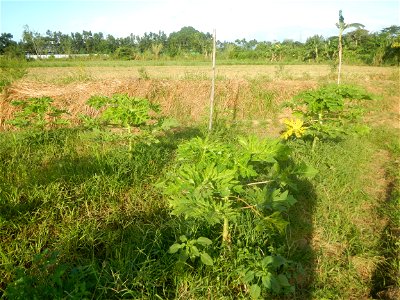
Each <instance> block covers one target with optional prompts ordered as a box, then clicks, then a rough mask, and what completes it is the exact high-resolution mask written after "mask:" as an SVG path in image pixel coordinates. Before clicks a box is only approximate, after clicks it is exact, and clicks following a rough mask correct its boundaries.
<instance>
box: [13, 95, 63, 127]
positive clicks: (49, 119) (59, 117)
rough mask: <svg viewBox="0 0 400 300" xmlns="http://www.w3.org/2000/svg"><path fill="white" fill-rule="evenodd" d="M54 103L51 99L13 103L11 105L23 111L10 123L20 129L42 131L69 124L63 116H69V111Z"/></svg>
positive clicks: (17, 113)
mask: <svg viewBox="0 0 400 300" xmlns="http://www.w3.org/2000/svg"><path fill="white" fill-rule="evenodd" d="M53 101H54V100H53V99H52V98H49V97H42V98H29V99H27V100H15V101H12V102H11V104H12V105H14V106H16V107H20V109H21V110H20V111H17V112H16V113H15V114H14V118H13V119H12V120H10V121H9V122H8V123H9V124H11V125H14V126H16V127H20V128H22V127H31V128H36V129H40V130H43V129H45V128H49V127H54V126H60V125H67V124H69V122H68V121H67V120H66V119H64V118H63V115H64V114H68V111H67V110H65V109H59V108H57V107H55V106H53V105H52V103H53Z"/></svg>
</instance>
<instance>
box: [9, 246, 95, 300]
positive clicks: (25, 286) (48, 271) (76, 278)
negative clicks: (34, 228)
mask: <svg viewBox="0 0 400 300" xmlns="http://www.w3.org/2000/svg"><path fill="white" fill-rule="evenodd" d="M58 256H59V253H58V252H55V251H53V252H50V251H49V250H47V249H46V250H45V251H43V252H42V253H40V254H37V255H35V257H34V258H33V260H32V266H31V267H30V268H29V269H25V268H19V269H18V270H17V272H16V279H15V280H14V281H13V282H12V283H10V284H9V285H8V286H7V288H6V290H5V295H6V296H7V298H8V299H62V298H63V297H65V296H66V295H67V294H68V295H69V297H72V298H73V299H86V297H88V296H90V291H89V290H88V288H91V285H93V284H94V278H90V279H91V281H92V282H91V283H89V282H85V278H84V277H85V276H86V274H85V271H84V270H83V269H82V268H75V269H72V270H70V269H69V268H68V266H67V265H65V264H60V263H59V257H58ZM86 279H88V278H86ZM88 283H89V284H88Z"/></svg>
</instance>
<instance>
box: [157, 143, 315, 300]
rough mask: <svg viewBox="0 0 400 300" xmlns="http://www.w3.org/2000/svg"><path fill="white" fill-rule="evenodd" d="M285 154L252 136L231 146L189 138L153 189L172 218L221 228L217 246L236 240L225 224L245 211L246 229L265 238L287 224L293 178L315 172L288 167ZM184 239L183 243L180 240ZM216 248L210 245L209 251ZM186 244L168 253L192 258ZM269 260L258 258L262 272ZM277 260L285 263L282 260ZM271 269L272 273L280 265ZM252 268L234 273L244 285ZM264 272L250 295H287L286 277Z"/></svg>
mask: <svg viewBox="0 0 400 300" xmlns="http://www.w3.org/2000/svg"><path fill="white" fill-rule="evenodd" d="M289 153H290V149H289V148H288V147H287V146H285V145H283V144H282V143H280V142H279V141H278V140H269V139H262V140H261V139H259V138H257V137H255V136H249V137H239V138H238V139H237V140H236V141H235V142H234V143H226V142H225V143H223V142H221V141H220V140H218V139H213V138H211V137H207V138H204V139H202V138H194V139H192V140H190V141H188V142H186V143H183V144H181V145H180V146H179V147H178V150H177V158H176V160H177V166H176V167H175V168H174V169H173V170H172V171H171V172H170V173H169V175H168V177H167V179H166V181H165V182H163V183H161V184H159V186H160V187H162V188H163V191H164V193H166V194H167V195H168V201H169V204H170V206H171V208H172V213H173V214H174V215H176V216H181V215H182V216H184V218H185V219H188V220H189V221H190V220H194V221H195V222H198V223H199V224H204V225H202V226H210V227H211V228H214V230H215V229H216V228H218V227H215V225H217V224H218V226H220V228H221V229H220V230H218V229H217V231H216V233H215V234H216V235H218V234H217V233H218V231H219V233H220V234H219V235H220V236H222V243H221V245H222V246H225V247H226V246H227V247H229V245H230V244H231V243H232V241H233V240H236V236H234V232H232V231H230V226H231V225H230V223H233V224H235V223H237V222H238V219H240V218H242V215H243V214H245V213H246V211H249V212H250V215H251V216H252V217H251V221H250V223H251V224H252V225H250V226H252V227H253V228H255V229H256V230H257V231H259V232H265V233H266V234H267V235H269V237H270V238H271V237H272V236H274V234H280V233H281V234H282V233H283V232H284V231H285V228H286V226H287V224H288V222H287V221H286V220H285V219H284V215H283V214H284V213H285V212H287V211H288V210H289V208H290V207H291V206H292V205H294V204H295V203H296V200H295V198H294V197H293V195H291V193H290V192H289V190H290V189H295V188H296V184H295V181H296V178H297V176H312V175H314V174H315V172H314V171H315V170H313V169H312V168H310V167H308V166H306V165H304V164H300V165H294V164H292V163H291V162H290V159H289ZM193 234H194V232H193ZM215 234H214V236H215ZM181 240H182V239H181ZM184 240H185V242H186V237H185V238H184ZM194 241H196V240H194ZM197 241H198V240H197ZM217 244H218V242H215V243H214V244H213V245H214V251H215V250H216V249H217V248H216V246H217ZM186 245H188V244H187V243H186V244H174V245H173V246H171V248H170V249H173V250H174V251H175V252H176V251H178V249H181V248H184V249H186V250H185V251H186V252H185V253H186V256H190V253H192V255H193V256H194V257H197V256H199V254H198V251H196V250H195V251H194V254H193V251H192V252H191V251H190V250H189V249H190V247H189V248H188V246H186ZM238 249H239V251H242V250H244V249H245V248H243V249H242V247H239V248H238ZM240 249H242V250H240ZM170 251H171V250H170ZM270 258H271V257H269V258H268V257H266V258H265V259H263V258H260V259H261V262H260V263H261V267H262V268H267V267H268V265H269V262H268V259H270ZM281 262H282V264H285V262H286V261H285V260H281ZM271 263H272V262H271ZM273 267H276V270H275V271H277V270H278V269H279V267H281V264H280V263H279V266H278V265H276V266H275V265H273ZM246 268H247V267H246ZM257 268H258V267H256V266H253V267H250V268H247V269H245V270H243V266H242V267H240V268H239V269H240V270H241V271H240V272H239V273H240V274H242V275H243V274H246V275H245V276H244V277H245V278H247V279H245V280H244V281H245V282H246V283H248V284H250V282H252V281H253V278H248V277H249V275H248V273H249V272H250V273H251V272H253V273H255V274H259V273H260V272H259V271H258V270H257ZM265 272H266V273H265V274H264V273H263V275H260V276H258V275H257V276H258V277H260V278H264V277H265V276H267V277H266V278H267V279H266V278H264V279H263V281H264V282H265V283H264V285H263V286H262V287H260V286H258V285H257V284H255V285H253V286H252V288H251V289H255V291H253V292H251V294H254V295H257V294H259V293H258V292H257V291H258V290H259V289H260V292H261V289H267V290H271V291H272V292H276V293H281V292H283V289H281V287H283V286H285V287H288V288H289V287H290V289H289V290H290V291H292V288H291V285H290V284H288V281H287V280H286V281H284V279H283V278H286V277H285V275H284V274H282V273H279V274H277V273H271V272H272V271H271V272H267V271H265ZM253 273H251V274H253ZM260 280H261V279H260ZM279 282H280V283H279ZM286 284H288V286H286ZM256 286H257V287H256ZM289 290H288V291H289ZM254 295H253V296H254Z"/></svg>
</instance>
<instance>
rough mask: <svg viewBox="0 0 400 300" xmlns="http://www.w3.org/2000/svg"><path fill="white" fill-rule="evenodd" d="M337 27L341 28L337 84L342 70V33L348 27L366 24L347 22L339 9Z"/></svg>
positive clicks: (362, 26)
mask: <svg viewBox="0 0 400 300" xmlns="http://www.w3.org/2000/svg"><path fill="white" fill-rule="evenodd" d="M336 27H337V28H338V29H339V65H338V79H337V84H338V85H339V84H340V73H341V71H342V57H343V46H342V35H343V32H344V31H345V30H346V29H349V28H357V29H359V28H364V27H365V26H364V25H363V24H360V23H350V24H347V23H345V22H344V17H343V14H342V11H341V10H339V22H338V23H336Z"/></svg>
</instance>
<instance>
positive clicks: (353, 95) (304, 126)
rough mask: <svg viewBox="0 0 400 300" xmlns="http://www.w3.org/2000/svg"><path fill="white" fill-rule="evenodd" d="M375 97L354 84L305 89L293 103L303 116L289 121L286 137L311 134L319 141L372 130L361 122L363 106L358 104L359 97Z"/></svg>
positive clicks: (296, 112)
mask: <svg viewBox="0 0 400 300" xmlns="http://www.w3.org/2000/svg"><path fill="white" fill-rule="evenodd" d="M371 99H373V96H372V95H370V94H368V93H367V92H366V91H365V90H363V89H361V88H359V87H356V86H351V85H340V86H337V85H327V86H323V87H321V88H319V89H316V90H310V91H305V92H301V93H300V94H298V95H297V96H295V97H294V98H293V101H292V103H290V104H289V106H291V107H292V108H293V110H294V114H295V115H296V116H297V117H299V118H300V119H298V120H295V121H286V122H285V124H286V131H285V132H284V133H283V134H282V137H283V138H284V139H288V138H290V137H292V136H295V137H296V138H300V137H307V136H311V137H312V138H313V139H314V141H316V140H317V139H321V138H336V137H339V136H342V135H345V134H349V133H352V132H356V133H357V132H360V131H362V130H364V131H365V130H368V127H366V126H360V125H359V120H360V118H361V116H362V113H363V109H362V108H361V107H360V106H358V105H357V104H358V102H357V100H371Z"/></svg>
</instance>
